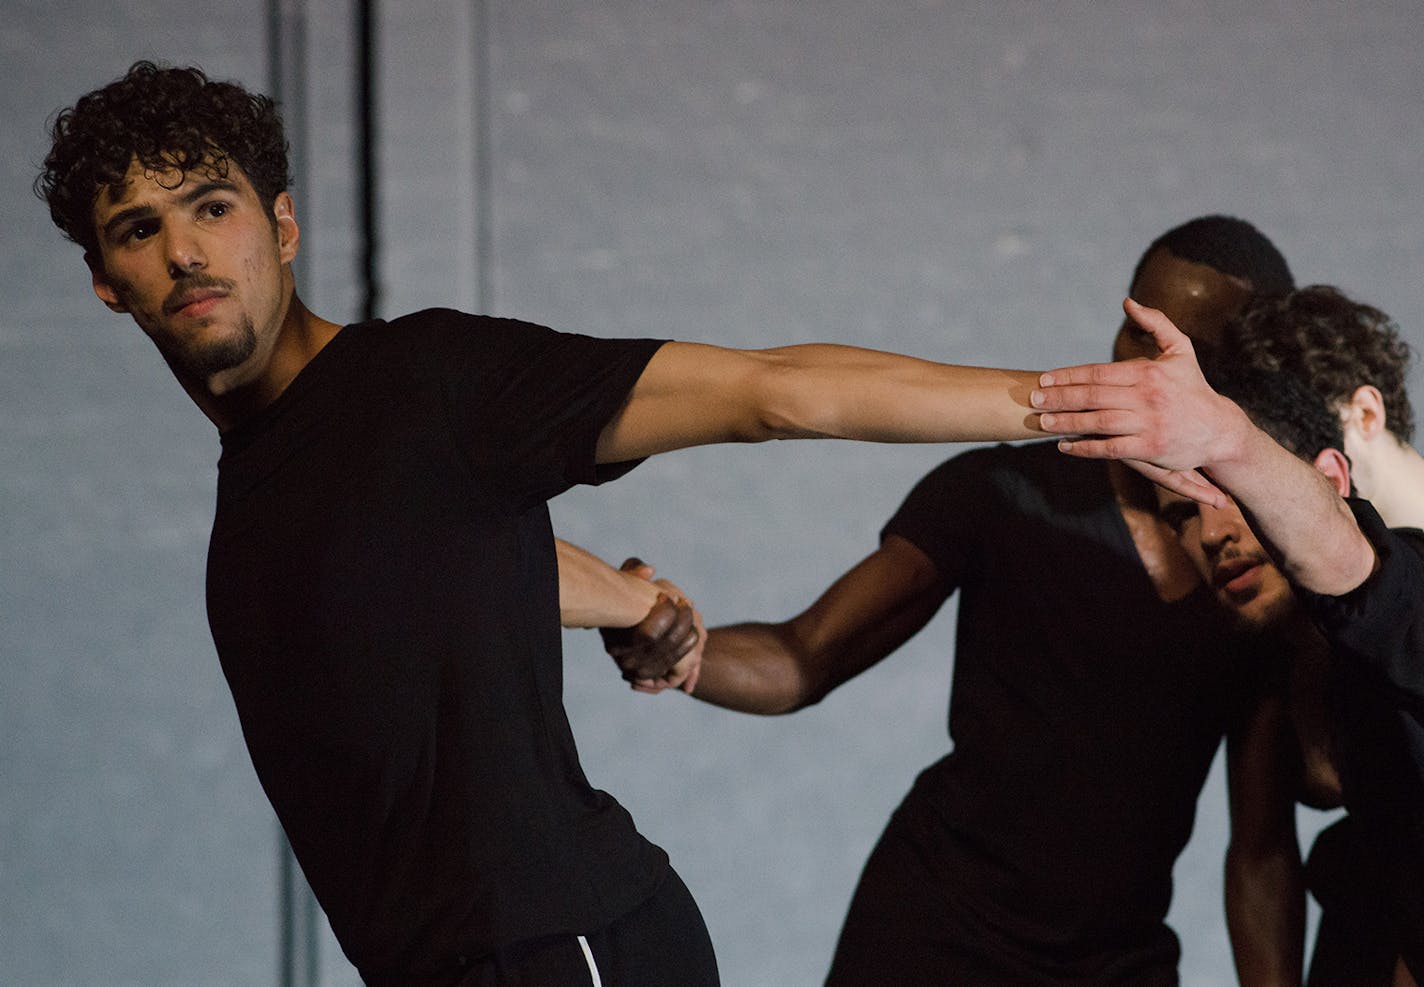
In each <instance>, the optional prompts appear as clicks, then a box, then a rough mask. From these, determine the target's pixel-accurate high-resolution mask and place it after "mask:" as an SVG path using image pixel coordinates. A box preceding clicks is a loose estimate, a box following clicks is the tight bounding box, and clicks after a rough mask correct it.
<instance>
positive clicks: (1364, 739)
mask: <svg viewBox="0 0 1424 987" xmlns="http://www.w3.org/2000/svg"><path fill="white" fill-rule="evenodd" d="M1305 291H1307V292H1309V294H1308V296H1307V300H1306V301H1304V302H1301V300H1300V299H1298V298H1295V296H1294V295H1293V296H1288V297H1287V299H1286V300H1285V301H1284V302H1280V301H1276V300H1272V299H1269V298H1268V299H1264V300H1261V299H1258V300H1256V301H1255V302H1253V304H1252V305H1251V306H1250V307H1248V309H1247V310H1246V312H1245V313H1244V315H1243V318H1244V320H1245V321H1247V322H1253V323H1255V324H1256V326H1257V328H1260V327H1261V326H1262V325H1263V324H1264V323H1266V322H1269V321H1271V320H1276V319H1280V318H1281V317H1282V313H1284V312H1288V311H1290V310H1291V309H1292V308H1295V307H1297V306H1299V308H1300V309H1304V310H1314V311H1315V316H1313V317H1312V319H1311V322H1312V323H1313V326H1314V329H1315V330H1319V329H1321V328H1322V327H1323V322H1322V318H1321V317H1319V316H1320V312H1321V308H1319V307H1317V305H1316V303H1317V302H1320V301H1321V300H1322V299H1324V301H1325V303H1326V305H1327V306H1328V307H1329V308H1330V309H1332V310H1333V311H1334V312H1335V315H1334V316H1331V317H1330V318H1332V319H1333V318H1337V317H1339V316H1340V315H1341V313H1343V314H1344V316H1345V319H1344V322H1345V324H1344V325H1342V326H1340V330H1341V332H1342V334H1344V335H1348V334H1350V333H1352V332H1355V333H1357V331H1358V328H1359V327H1358V326H1354V327H1353V328H1352V327H1351V326H1350V323H1353V322H1355V320H1356V319H1358V318H1359V317H1360V315H1361V312H1360V308H1362V307H1355V306H1354V305H1353V304H1343V305H1342V304H1341V303H1340V296H1339V295H1338V293H1336V292H1332V291H1329V290H1326V289H1306V290H1305ZM1300 294H1301V292H1297V293H1295V295H1300ZM1129 312H1130V314H1131V316H1132V318H1133V319H1134V320H1136V321H1137V322H1138V323H1139V324H1140V325H1141V326H1142V327H1143V328H1144V329H1145V330H1147V331H1149V332H1151V333H1152V335H1153V336H1154V338H1155V339H1156V340H1157V341H1158V343H1159V345H1160V347H1161V351H1162V352H1161V355H1160V356H1159V357H1158V358H1157V359H1156V360H1154V361H1151V362H1145V361H1143V362H1137V363H1133V364H1127V365H1122V364H1117V365H1111V366H1108V365H1100V366H1096V367H1073V368H1068V369H1065V370H1055V371H1052V372H1051V373H1050V374H1046V375H1045V376H1044V383H1045V384H1046V385H1047V386H1045V387H1043V388H1042V389H1041V391H1040V392H1038V393H1036V394H1035V395H1034V396H1033V398H1032V400H1033V401H1034V403H1035V405H1036V406H1037V407H1040V408H1042V409H1043V410H1044V411H1046V412H1049V414H1045V415H1044V416H1043V419H1042V424H1043V426H1044V427H1045V428H1046V429H1048V430H1050V431H1055V432H1061V433H1066V434H1071V433H1075V432H1089V433H1095V434H1094V436H1093V437H1092V438H1089V439H1086V440H1068V441H1066V442H1064V443H1062V444H1061V445H1062V447H1063V448H1064V449H1065V451H1069V452H1072V453H1073V454H1074V455H1080V456H1088V457H1106V458H1113V459H1116V458H1122V457H1131V458H1142V459H1148V460H1151V461H1152V462H1154V463H1156V464H1157V465H1158V466H1159V467H1162V468H1172V469H1184V468H1188V467H1198V468H1201V469H1203V470H1205V471H1206V472H1207V473H1208V474H1209V475H1210V476H1211V478H1212V480H1213V481H1215V482H1216V483H1217V484H1218V485H1219V487H1220V488H1221V490H1222V491H1224V492H1225V493H1226V494H1229V496H1221V497H1219V498H1217V499H1216V501H1215V502H1214V503H1208V502H1202V503H1194V502H1190V501H1187V500H1184V499H1183V498H1181V497H1179V496H1176V495H1174V494H1170V493H1165V492H1162V491H1159V492H1158V500H1159V505H1160V509H1161V512H1162V515H1163V517H1164V518H1165V519H1167V520H1168V521H1169V522H1170V523H1171V524H1172V526H1173V528H1174V529H1175V530H1176V531H1177V534H1178V537H1179V538H1180V540H1181V543H1182V545H1183V548H1184V549H1185V550H1186V552H1187V553H1188V554H1189V555H1190V556H1191V557H1192V560H1193V562H1194V563H1195V564H1196V566H1197V568H1198V569H1199V570H1200V571H1201V573H1202V575H1203V577H1204V578H1205V579H1206V580H1207V581H1208V583H1209V584H1210V585H1211V586H1212V588H1213V590H1214V591H1215V595H1216V597H1217V600H1218V601H1219V603H1220V604H1221V605H1222V606H1223V607H1225V608H1226V609H1227V610H1229V611H1230V612H1231V613H1233V614H1235V615H1236V617H1237V618H1238V619H1240V620H1241V622H1242V623H1243V624H1244V625H1246V626H1250V627H1254V628H1258V629H1261V630H1263V631H1269V632H1272V633H1274V634H1276V635H1277V636H1278V637H1279V638H1280V640H1281V641H1282V643H1283V644H1285V646H1286V648H1287V653H1288V654H1289V656H1290V659H1291V660H1290V666H1291V667H1290V673H1289V674H1290V680H1291V687H1290V691H1291V698H1292V714H1293V715H1292V719H1293V721H1294V723H1295V727H1296V733H1297V738H1298V740H1299V742H1300V749H1301V754H1302V758H1301V765H1302V768H1303V771H1302V773H1303V779H1302V780H1303V785H1302V788H1303V790H1304V791H1305V792H1308V793H1309V794H1310V796H1311V797H1312V802H1317V801H1319V802H1320V803H1321V804H1335V805H1339V804H1343V805H1344V806H1345V808H1346V809H1347V810H1348V815H1347V816H1346V818H1345V819H1343V820H1341V821H1340V822H1338V823H1336V824H1335V825H1334V826H1332V827H1331V828H1330V829H1328V830H1326V831H1325V832H1324V833H1322V834H1321V835H1320V837H1319V838H1318V839H1317V840H1316V844H1315V847H1314V849H1313V850H1312V851H1311V857H1310V864H1309V871H1310V878H1311V890H1312V891H1313V892H1315V894H1316V897H1317V898H1318V899H1319V901H1320V903H1321V908H1322V917H1321V923H1320V930H1319V933H1318V935H1317V937H1316V944H1315V952H1314V954H1313V955H1312V958H1311V964H1310V975H1309V979H1308V981H1307V983H1309V984H1310V985H1312V987H1334V985H1339V984H1350V985H1360V987H1373V985H1378V987H1406V985H1409V987H1413V985H1415V984H1417V983H1420V982H1424V531H1420V530H1419V529H1417V528H1398V527H1388V526H1386V524H1385V522H1384V520H1383V519H1382V518H1381V516H1380V514H1379V512H1377V511H1375V509H1374V508H1373V507H1372V506H1371V505H1370V504H1369V503H1368V502H1367V501H1364V500H1357V499H1353V498H1352V499H1348V500H1347V499H1346V498H1347V496H1348V495H1349V494H1350V493H1351V483H1350V461H1349V459H1348V458H1347V457H1346V455H1345V454H1344V452H1343V449H1342V447H1343V446H1344V445H1345V444H1346V441H1347V439H1346V437H1345V434H1344V429H1342V424H1345V425H1346V426H1347V425H1348V421H1349V419H1348V417H1347V418H1346V419H1345V422H1343V423H1342V421H1341V420H1340V418H1338V417H1337V415H1335V414H1332V409H1331V408H1330V407H1329V406H1328V405H1327V403H1326V401H1325V400H1324V399H1323V398H1324V395H1323V394H1322V393H1320V392H1319V391H1317V390H1313V389H1312V387H1314V386H1316V384H1317V383H1318V382H1317V381H1315V380H1313V379H1312V378H1311V377H1307V376H1305V375H1304V374H1298V373H1296V372H1295V371H1293V370H1292V371H1289V372H1288V371H1283V370H1281V369H1274V370H1263V369H1262V368H1261V367H1259V366H1253V365H1251V364H1249V363H1244V362H1241V361H1239V360H1235V361H1231V362H1226V361H1222V360H1220V359H1218V360H1216V361H1213V363H1214V366H1212V367H1211V373H1210V375H1209V377H1204V376H1203V374H1202V371H1201V370H1200V368H1199V366H1198V363H1197V360H1196V356H1195V353H1194V352H1193V348H1192V344H1191V342H1190V340H1189V339H1187V337H1186V336H1184V335H1183V334H1182V333H1181V332H1180V331H1178V329H1177V328H1176V327H1175V326H1174V325H1173V324H1172V322H1171V321H1170V320H1168V318H1167V317H1166V316H1165V315H1164V314H1163V313H1162V312H1159V311H1154V310H1152V309H1146V308H1142V307H1141V306H1133V305H1132V304H1131V303H1129ZM1258 312H1264V313H1265V316H1264V318H1263V319H1260V320H1258V319H1255V318H1254V316H1255V315H1256V314H1257V313H1258ZM1365 318H1366V319H1368V320H1371V321H1373V317H1372V316H1369V315H1367V314H1366V315H1365ZM1288 324H1289V323H1288V322H1281V323H1278V327H1279V328H1286V327H1287V326H1288ZM1287 365H1289V364H1287ZM1208 381H1210V383H1208ZM1346 393H1349V392H1348V391H1347V392H1346ZM1333 410H1335V411H1336V412H1337V414H1338V410H1339V409H1338V407H1337V408H1336V409H1333ZM1060 411H1061V412H1063V413H1058V412H1060ZM1207 500H1208V501H1209V500H1210V499H1209V498H1208V499H1207ZM1248 519H1249V520H1248ZM1267 546H1269V549H1268V547H1267ZM1300 618H1308V619H1300ZM1311 625H1313V626H1311ZM1303 797H1304V796H1303Z"/></svg>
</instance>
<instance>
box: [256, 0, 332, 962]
mask: <svg viewBox="0 0 1424 987" xmlns="http://www.w3.org/2000/svg"><path fill="white" fill-rule="evenodd" d="M267 35H268V44H267V53H268V64H267V71H268V78H269V80H270V84H269V86H268V92H269V93H270V94H271V96H272V98H273V99H274V100H276V102H277V106H278V110H279V111H280V112H281V114H282V123H283V126H284V129H285V130H286V134H287V141H288V145H289V164H290V167H291V174H292V184H293V186H294V187H295V189H296V190H297V193H298V195H300V194H301V193H302V192H303V191H305V189H306V186H307V175H308V168H307V149H308V146H309V143H310V140H309V137H310V135H309V134H308V131H307V101H306V92H307V72H306V69H307V64H306V51H307V45H306V10H305V0H268V3H267ZM313 230H314V227H312V226H309V227H308V228H307V230H305V231H303V236H302V247H303V248H304V251H303V253H300V254H298V255H297V258H296V260H295V261H294V262H293V264H292V266H293V268H294V269H295V270H296V273H297V281H298V283H302V282H303V281H304V280H305V278H306V272H307V271H308V270H309V269H310V266H311V265H310V262H309V260H308V258H309V257H310V256H311V246H312V243H313V238H312V232H313ZM277 880H278V890H277V893H278V921H279V923H280V926H279V935H278V957H277V981H278V983H279V984H281V985H282V987H316V985H317V984H318V983H319V982H320V977H321V954H320V948H319V944H318V941H317V924H318V922H319V921H320V917H321V912H320V909H318V907H317V903H316V898H315V896H314V895H313V894H312V893H311V889H310V888H309V887H308V886H307V883H306V879H305V878H304V877H303V876H302V872H301V870H300V869H299V868H298V867H297V862H296V858H295V857H293V856H292V848H291V846H290V845H289V844H288V843H287V837H286V834H285V833H283V832H282V828H281V827H280V826H278V827H277Z"/></svg>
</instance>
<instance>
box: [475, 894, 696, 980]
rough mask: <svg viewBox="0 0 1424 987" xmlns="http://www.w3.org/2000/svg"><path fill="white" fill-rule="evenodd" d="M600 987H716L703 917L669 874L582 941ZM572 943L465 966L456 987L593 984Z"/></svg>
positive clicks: (526, 947)
mask: <svg viewBox="0 0 1424 987" xmlns="http://www.w3.org/2000/svg"><path fill="white" fill-rule="evenodd" d="M585 940H586V941H587V943H588V946H589V950H590V952H592V954H593V958H594V964H595V966H596V967H597V969H598V976H599V982H600V983H602V985H603V987H672V985H675V987H717V985H718V983H719V982H720V981H719V979H718V976H717V958H716V956H715V955H714V954H713V952H712V940H711V939H710V938H709V937H708V935H707V926H706V924H705V923H704V922H703V920H702V912H701V911H699V910H698V908H697V902H695V901H694V900H693V899H692V894H691V892H689V891H688V890H687V886H686V885H685V884H683V883H682V879H681V878H680V877H678V876H677V873H676V872H675V871H673V870H672V869H671V868H669V869H668V872H667V876H666V878H665V879H664V880H663V883H662V886H661V887H659V888H658V890H657V892H656V893H654V895H653V896H652V897H651V898H649V899H648V900H647V901H645V902H643V904H641V905H639V906H638V907H637V908H636V909H635V910H634V911H633V912H631V913H629V914H628V915H625V916H623V917H622V918H620V919H618V921H616V922H614V923H613V924H612V925H610V926H608V927H607V928H605V929H599V930H598V931H596V932H591V933H589V934H588V935H587V936H585ZM592 982H593V980H592V974H591V973H590V972H589V968H588V959H587V958H586V957H585V956H584V953H583V948H582V947H581V946H580V945H579V942H578V939H576V938H575V937H574V936H571V935H567V934H565V935H559V936H548V937H545V938H542V939H536V940H533V941H529V942H523V943H518V944H516V945H514V946H511V947H508V948H506V949H501V950H497V951H496V952H495V953H493V954H491V955H489V956H484V957H480V958H479V959H477V960H474V961H472V962H471V964H470V968H469V970H468V971H467V972H466V973H465V975H464V976H463V977H461V978H460V981H459V985H458V987H577V985H580V984H590V983H592Z"/></svg>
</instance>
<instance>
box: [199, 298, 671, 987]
mask: <svg viewBox="0 0 1424 987" xmlns="http://www.w3.org/2000/svg"><path fill="white" fill-rule="evenodd" d="M660 345H661V343H660V342H658V341H654V340H607V339H594V338H590V337H587V336H580V335H573V334H565V333H557V332H554V331H552V330H549V329H545V328H542V327H539V326H534V325H529V324H527V323H521V322H515V321H511V320H504V319H491V318H484V317H475V316H467V315H462V314H460V313H456V312H452V311H448V310H430V311H426V312H421V313H417V314H415V315H411V316H406V317H404V318H400V319H396V320H394V321H391V322H389V323H387V322H382V321H376V322H370V323H363V324H359V325H351V326H347V327H345V328H344V329H342V330H341V331H340V332H339V333H337V335H336V336H335V337H334V338H333V339H332V340H331V341H330V342H329V343H328V344H327V345H326V346H325V348H324V349H322V350H321V351H320V352H319V353H318V354H317V355H316V357H315V358H314V359H313V360H312V361H311V362H310V363H309V364H308V365H307V366H306V367H305V368H304V369H303V370H302V372H301V373H300V374H299V375H298V376H297V377H296V378H295V379H294V380H293V382H292V383H291V385H290V386H289V387H288V388H287V390H286V391H285V392H284V393H283V394H282V396H281V397H280V398H279V399H278V400H277V401H276V402H275V403H273V404H272V405H271V406H269V407H268V408H266V409H264V410H263V411H262V412H261V413H260V414H259V415H258V416H257V417H256V418H255V419H253V420H251V421H248V422H246V423H244V424H243V425H241V426H240V427H239V428H236V429H234V430H232V431H229V432H227V433H225V434H224V436H223V453H222V458H221V460H220V462H219V475H218V502H217V512H216V519H215V522H214V525H213V533H212V541H211V545H210V550H209V559H208V587H207V590H208V614H209V622H210V624H211V627H212V632H213V637H214V641H215V642H216V645H217V650H218V655H219V657H220V659H221V661H222V666H223V671H224V673H225V674H226V676H227V680H228V683H229V685H230V687H231V689H232V694H233V698H234V700H235V702H236V706H237V711H238V715H239V719H240V720H241V724H242V729H243V734H244V737H245V738H246V741H247V746H248V749H249V751H250V752H251V755H252V760H253V763H254V765H255V767H256V769H257V774H258V777H259V779H260V780H261V783H262V785H263V788H264V789H265V790H266V792H267V795H268V797H269V798H270V799H271V801H272V804H273V806H274V807H275V809H276V811H277V815H278V818H279V819H280V821H281V823H282V826H283V827H284V829H285V830H286V832H287V835H288V837H289V839H290V841H291V844H292V847H293V850H294V851H295V853H296V856H297V859H298V861H299V862H300V864H301V866H302V869H303V871H304V872H305V874H306V876H307V879H308V880H309V882H310V883H311V885H312V888H313V890H314V891H315V893H316V896H317V898H318V900H319V901H320V903H321V905H322V907H323V908H324V909H325V910H326V913H327V915H328V917H329V918H330V921H331V925H332V928H333V930H334V931H335V932H336V935H337V938H338V940H339V941H340V942H341V945H342V947H343V949H344V950H345V951H346V953H347V955H348V956H349V957H350V958H351V960H352V961H353V962H354V963H355V964H356V966H357V967H358V968H359V970H360V971H361V973H362V975H363V977H365V978H366V979H367V980H368V981H373V982H414V981H416V980H419V979H430V980H440V979H442V978H445V977H447V976H450V975H451V974H452V973H453V972H455V971H457V970H458V968H459V967H460V966H461V964H462V963H467V962H470V960H471V959H472V958H473V957H475V956H478V955H480V954H483V953H486V952H488V951H490V950H493V949H495V948H499V947H503V946H505V945H508V944H510V943H513V942H519V941H524V940H528V939H530V938H534V937H539V936H545V935H554V934H563V933H572V934H581V933H585V932H589V931H592V930H594V929H598V928H601V927H603V926H606V925H608V924H609V923H610V922H612V921H613V920H614V919H616V918H618V917H619V916H620V915H623V914H625V913H627V912H629V911H631V910H632V909H633V908H635V907H636V906H637V905H638V904H640V903H641V902H642V901H644V900H645V899H646V898H647V897H648V896H649V895H650V894H652V892H653V891H654V890H655V889H656V888H657V886H658V884H659V882H660V881H661V879H662V878H663V875H664V874H665V873H666V871H667V857H666V855H665V854H664V853H663V851H662V850H660V849H658V848H657V847H655V846H653V845H652V844H650V843H649V842H647V841H646V840H645V839H643V838H642V837H641V836H640V835H639V834H638V833H637V831H636V830H635V829H634V826H633V822H632V819H631V818H630V817H629V815H628V813H627V812H626V811H625V810H624V809H623V808H622V807H621V806H620V805H619V804H618V803H617V802H616V801H614V799H613V798H612V797H611V796H609V795H607V794H606V793H604V792H601V791H598V790H596V789H594V788H593V787H592V786H591V785H590V784H589V783H588V781H587V779H586V778H585V777H584V774H583V771H582V769H581V767H580V766H579V761H578V755H577V752H576V750H575V747H574V740H573V736H572V734H571V733H570V729H569V724H568V722H567V719H566V717H565V713H564V709H563V702H562V664H561V663H562V657H561V642H560V627H559V603H558V568H557V561H556V557H555V551H554V543H553V538H552V532H551V530H550V524H549V516H548V511H547V509H546V507H545V501H546V500H547V499H548V498H550V497H553V496H554V495H556V494H558V493H559V492H561V491H562V490H564V489H566V488H567V487H568V486H570V485H571V484H574V483H597V482H601V481H603V480H605V479H610V478H612V477H613V476H616V475H618V474H620V473H622V472H624V471H626V469H627V468H628V467H629V466H630V465H631V464H621V465H620V466H618V467H611V468H610V467H598V466H596V465H595V460H594V449H595V446H596V443H597V439H598V435H599V433H600V432H601V431H602V429H603V427H604V426H605V425H606V424H607V423H608V421H609V420H610V419H611V418H612V416H613V415H614V414H615V413H616V412H617V410H618V409H619V408H620V406H621V405H622V404H623V403H624V401H625V400H626V399H627V396H628V393H629V391H630V390H631V388H632V386H633V384H634V382H635V381H636V380H637V378H638V376H639V375H640V374H641V373H642V371H643V369H644V367H645V366H646V364H647V362H648V360H649V359H651V357H652V355H653V353H654V352H655V351H656V350H657V348H658V347H659V346H660ZM456 975H457V974H456Z"/></svg>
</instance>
